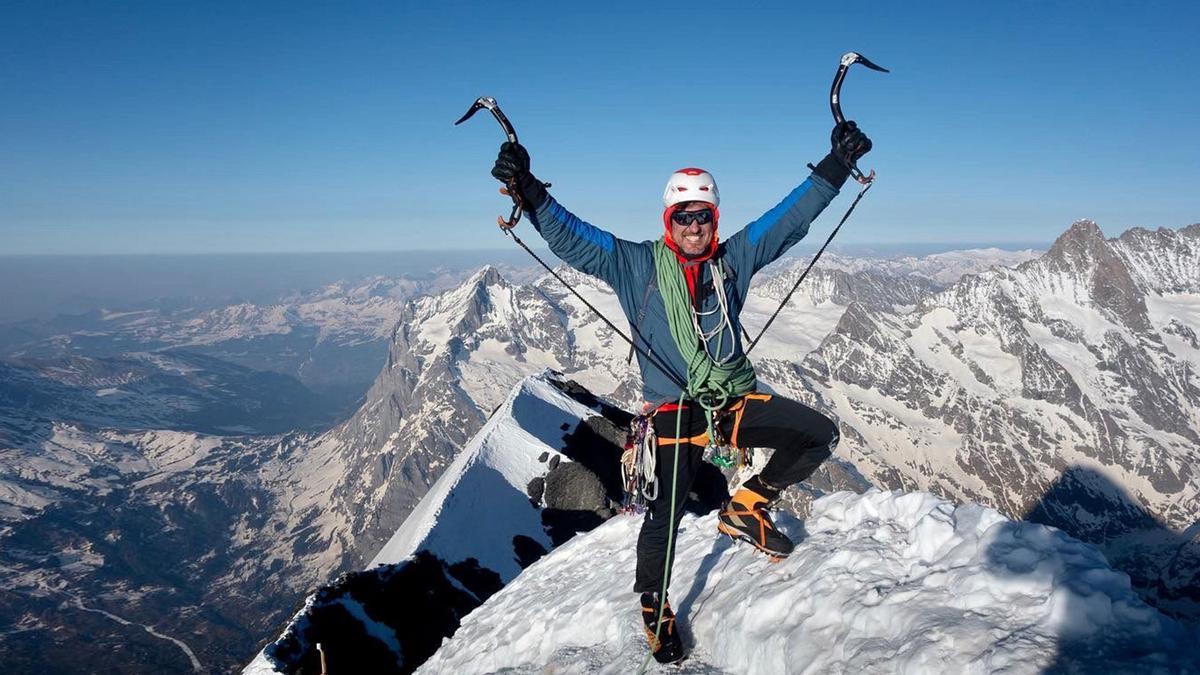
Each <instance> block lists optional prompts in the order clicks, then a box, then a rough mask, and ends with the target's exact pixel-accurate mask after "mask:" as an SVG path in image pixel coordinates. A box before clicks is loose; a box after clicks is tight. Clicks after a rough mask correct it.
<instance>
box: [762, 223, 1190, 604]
mask: <svg viewBox="0 0 1200 675" xmlns="http://www.w3.org/2000/svg"><path fill="white" fill-rule="evenodd" d="M1198 326H1200V225H1193V226H1191V227H1188V228H1184V229H1182V230H1178V231H1173V230H1166V229H1162V230H1158V231H1156V232H1150V231H1147V230H1130V231H1129V232H1126V233H1125V234H1123V235H1122V236H1121V237H1119V238H1117V239H1114V240H1106V239H1105V238H1104V237H1103V235H1102V234H1101V232H1100V230H1099V228H1098V227H1097V226H1096V225H1095V224H1094V223H1092V222H1090V221H1080V222H1078V223H1076V224H1075V225H1073V226H1072V227H1071V228H1070V229H1069V230H1068V231H1067V232H1066V233H1065V234H1063V235H1062V236H1061V237H1060V238H1059V240H1058V241H1057V242H1055V244H1054V246H1053V247H1052V248H1051V249H1050V251H1049V252H1047V254H1046V255H1045V256H1043V257H1041V258H1038V259H1036V260H1031V261H1028V262H1026V263H1023V264H1021V265H1019V266H1017V267H1015V268H997V269H993V270H990V271H987V272H984V273H981V274H979V275H975V276H967V277H965V278H963V279H962V280H961V281H959V282H958V283H956V284H954V285H952V286H950V287H949V288H947V289H946V290H944V291H942V292H940V293H937V294H936V295H933V296H932V297H929V298H926V299H925V300H923V301H922V302H921V303H920V304H919V305H918V306H917V307H916V308H915V309H913V310H912V311H910V312H907V313H891V312H888V311H884V310H880V309H877V308H870V307H866V306H864V305H861V304H854V305H851V307H850V308H849V309H848V310H847V311H846V313H845V314H844V315H843V316H842V318H841V320H840V322H839V324H838V326H837V328H836V330H834V331H833V332H832V333H831V334H830V335H829V336H828V337H826V338H825V339H824V341H823V342H822V343H821V345H820V347H819V348H818V349H816V350H814V351H812V352H811V353H809V354H808V355H807V356H806V357H805V358H804V359H803V360H802V361H801V362H799V363H795V362H793V363H785V362H774V363H766V364H762V363H760V372H762V371H764V370H765V371H767V372H766V373H765V374H764V378H763V379H766V380H768V381H769V382H771V384H772V385H775V386H777V387H779V388H781V389H782V390H784V391H787V392H790V393H792V394H794V395H797V396H800V397H807V398H808V399H809V400H812V401H816V402H817V403H818V405H821V406H824V407H827V408H828V409H831V410H832V411H833V412H834V414H835V415H836V416H837V418H838V419H839V420H840V422H841V425H842V429H843V434H842V437H843V441H842V444H841V446H840V447H839V449H838V453H839V456H842V457H844V458H846V459H848V460H849V461H850V462H852V463H853V464H854V465H855V466H857V467H858V468H859V469H860V470H861V471H862V472H863V473H864V474H865V475H866V476H867V477H868V478H869V479H871V480H872V481H874V482H875V483H876V484H879V485H883V486H888V487H892V488H904V489H922V490H931V491H935V492H937V493H940V494H943V495H947V496H951V497H953V498H954V499H956V500H961V501H967V500H970V501H978V502H981V503H984V504H987V505H990V506H993V507H995V508H997V509H1000V510H1001V511H1003V512H1004V513H1006V514H1008V515H1010V516H1013V517H1024V516H1027V515H1028V516H1029V517H1031V518H1033V519H1034V520H1037V521H1039V522H1046V523H1049V524H1054V525H1057V526H1059V527H1062V528H1063V529H1065V530H1067V531H1068V532H1070V533H1071V534H1072V535H1074V536H1077V537H1079V538H1081V539H1084V540H1086V541H1092V542H1096V543H1097V544H1099V545H1100V546H1101V547H1102V549H1103V550H1104V551H1105V553H1106V555H1108V556H1110V559H1112V560H1113V561H1114V564H1115V565H1116V566H1117V567H1118V568H1120V569H1122V570H1124V571H1126V572H1128V573H1130V574H1131V575H1132V576H1133V577H1134V581H1135V584H1136V585H1137V586H1138V588H1139V589H1140V590H1141V591H1142V592H1143V593H1145V594H1146V597H1147V598H1149V599H1151V600H1152V601H1154V602H1156V603H1159V604H1160V606H1171V607H1175V608H1176V609H1179V610H1180V611H1185V610H1186V609H1187V608H1186V607H1184V606H1183V605H1182V604H1180V603H1185V601H1188V600H1193V601H1194V600H1197V599H1200V597H1198V593H1197V590H1196V589H1198V588H1200V583H1198V579H1200V577H1197V571H1196V570H1197V569H1198V568H1200V552H1197V546H1198V544H1200V541H1198V537H1200V525H1198V524H1197V514H1200V472H1198V471H1197V469H1196V467H1197V466H1198V465H1200V449H1198V448H1200V369H1198V368H1200V343H1198V342H1197V338H1196V330H1197V327H1198ZM1185 604H1186V603H1185ZM1192 611H1194V607H1193V609H1192Z"/></svg>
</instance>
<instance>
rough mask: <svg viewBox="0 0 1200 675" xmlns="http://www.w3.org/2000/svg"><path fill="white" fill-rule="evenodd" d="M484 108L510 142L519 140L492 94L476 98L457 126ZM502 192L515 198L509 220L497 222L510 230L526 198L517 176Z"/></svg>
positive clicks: (516, 221)
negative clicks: (523, 196)
mask: <svg viewBox="0 0 1200 675" xmlns="http://www.w3.org/2000/svg"><path fill="white" fill-rule="evenodd" d="M484 108H487V109H488V110H489V111H491V113H492V116H493V117H495V118H496V121H497V122H499V123H500V126H501V128H503V129H504V135H505V136H508V141H509V142H510V143H516V142H518V141H517V131H516V130H515V129H513V125H512V122H509V121H508V118H507V117H505V116H504V112H503V111H502V110H500V104H499V103H496V99H494V98H492V97H491V96H480V97H479V98H477V99H475V103H473V104H472V105H471V108H470V109H469V110H467V113H466V114H465V115H463V116H462V117H460V118H458V121H457V122H455V123H454V124H455V126H457V125H459V124H462V123H463V122H466V121H467V120H469V119H471V116H472V115H474V114H475V113H477V112H479V111H480V110H482V109H484ZM542 185H544V186H546V187H550V184H549V183H542ZM501 192H504V193H505V194H507V195H508V196H509V197H512V200H513V208H512V213H510V214H508V220H505V219H504V217H503V216H496V223H497V224H498V225H500V227H502V228H504V230H505V231H508V230H511V229H512V228H513V227H516V225H517V223H518V222H520V220H521V211H522V209H524V207H525V203H524V201H525V200H523V199H521V191H520V190H518V189H517V182H516V179H515V178H510V179H509V180H508V184H507V187H506V188H505V189H503V190H501Z"/></svg>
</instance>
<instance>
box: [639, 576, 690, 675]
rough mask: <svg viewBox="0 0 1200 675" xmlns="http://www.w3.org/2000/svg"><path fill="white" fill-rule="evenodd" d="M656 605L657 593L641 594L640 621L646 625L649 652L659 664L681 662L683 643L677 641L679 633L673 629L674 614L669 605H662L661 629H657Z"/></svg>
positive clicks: (657, 600)
mask: <svg viewBox="0 0 1200 675" xmlns="http://www.w3.org/2000/svg"><path fill="white" fill-rule="evenodd" d="M658 605H659V595H658V593H642V621H643V622H644V623H645V624H646V639H647V640H649V642H650V651H652V652H654V660H655V661H658V662H659V663H676V662H678V661H682V660H683V657H684V656H685V654H684V653H683V641H682V640H680V639H679V631H678V630H677V629H676V627H675V612H672V611H671V605H670V604H669V603H668V604H666V605H664V606H663V615H662V628H659V627H658ZM656 632H657V636H656V635H655V633H656Z"/></svg>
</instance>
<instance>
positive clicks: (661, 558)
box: [633, 394, 838, 593]
mask: <svg viewBox="0 0 1200 675" xmlns="http://www.w3.org/2000/svg"><path fill="white" fill-rule="evenodd" d="M671 407H672V406H666V408H667V409H666V410H664V409H659V412H658V413H657V414H656V415H655V416H654V432H655V433H656V434H657V435H658V438H659V442H660V445H659V446H658V462H657V464H656V467H655V475H656V476H657V478H658V481H659V482H658V485H659V488H658V499H655V500H654V501H652V502H650V504H649V505H648V508H647V510H646V518H645V520H644V521H643V522H642V531H641V534H640V535H639V536H638V547H637V579H636V581H635V582H634V587H633V590H634V591H635V592H637V593H657V592H660V591H661V590H662V587H663V574H664V573H669V569H670V564H671V563H673V560H672V561H671V563H668V562H667V560H666V557H667V538H668V536H669V535H670V533H671V532H673V531H675V529H676V528H678V527H679V520H680V518H682V516H683V512H684V506H685V503H687V502H688V501H689V494H690V493H692V491H693V486H694V483H695V479H696V475H697V473H698V472H701V471H702V468H703V467H704V466H705V462H704V446H705V445H706V442H707V430H708V426H707V423H706V422H705V418H704V411H703V409H701V408H700V406H698V405H696V404H695V403H692V402H685V404H684V407H683V408H680V409H678V410H671V409H670V408H671ZM676 415H679V416H680V417H679V429H680V431H679V438H681V439H683V440H681V441H680V444H679V446H678V447H679V470H678V481H677V483H676V486H675V487H676V499H675V513H674V517H673V518H668V517H667V514H668V512H669V511H670V510H671V475H672V472H673V471H674V464H675V448H676V445H675V443H674V442H669V443H668V442H667V441H668V440H669V439H673V438H675V437H676V435H675V425H676ZM717 431H718V433H719V434H720V436H721V437H722V439H724V440H726V441H728V442H729V443H730V444H731V445H733V446H735V447H741V448H774V450H775V452H774V453H773V454H772V455H771V459H770V460H768V461H767V465H766V466H765V467H763V469H762V471H761V472H760V473H759V474H758V478H759V480H760V481H761V482H762V483H765V484H766V485H768V486H771V487H773V488H775V489H777V490H780V491H782V490H783V489H784V488H786V487H787V486H789V485H793V484H795V483H799V482H800V481H802V480H804V479H806V478H808V477H809V476H811V475H812V473H813V472H814V471H816V469H817V467H818V466H820V464H821V462H823V461H825V460H826V459H827V458H828V457H829V456H830V455H831V454H832V453H833V448H834V447H835V446H836V445H837V442H838V430H837V425H836V424H834V422H833V420H831V419H829V418H828V417H826V416H825V415H823V414H821V413H819V412H817V411H816V410H813V409H812V408H810V407H808V406H806V405H804V404H803V403H799V402H797V401H792V400H790V399H786V398H782V397H779V396H768V395H765V394H750V395H749V396H746V397H743V398H742V399H739V400H738V401H736V402H734V403H733V404H732V405H731V406H730V407H729V408H728V409H727V412H725V413H723V414H722V415H720V416H719V421H718V424H717ZM710 468H711V467H710ZM692 497H693V499H694V498H695V497H696V495H692ZM723 497H724V498H728V494H727V493H726V494H725V495H723ZM693 503H694V502H693ZM709 508H710V510H711V508H714V507H713V506H710V507H709ZM671 557H672V559H673V558H674V551H672V556H671Z"/></svg>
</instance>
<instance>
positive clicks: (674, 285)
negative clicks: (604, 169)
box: [638, 240, 758, 675]
mask: <svg viewBox="0 0 1200 675" xmlns="http://www.w3.org/2000/svg"><path fill="white" fill-rule="evenodd" d="M654 267H655V269H656V271H657V272H658V288H659V292H661V293H662V297H663V304H664V305H666V308H667V323H668V324H669V325H670V327H671V337H672V338H674V340H675V344H676V346H678V347H679V353H680V354H682V355H683V360H684V361H686V362H687V368H688V386H687V389H685V390H684V391H682V392H680V394H679V405H678V407H677V408H676V410H675V462H674V466H673V467H672V469H671V510H670V512H669V513H668V514H667V518H669V519H670V520H669V527H668V529H667V555H666V564H665V565H664V569H663V583H662V590H661V591H660V593H659V601H658V619H657V620H656V621H655V626H654V640H655V641H656V642H659V641H661V639H662V636H661V631H662V617H663V612H664V610H665V609H666V606H667V588H668V587H669V586H670V583H671V554H672V553H673V552H674V548H675V526H676V523H675V504H676V489H677V486H678V484H679V450H680V438H679V436H680V434H682V433H683V403H684V401H685V400H688V399H690V400H692V401H696V402H697V403H699V404H700V406H701V407H702V408H704V416H705V419H706V421H707V422H708V438H709V442H710V443H711V442H713V441H714V440H715V439H716V436H715V435H714V434H713V412H714V411H716V410H720V409H722V408H724V407H725V406H726V405H727V404H728V403H729V399H731V398H735V397H737V396H742V395H744V394H749V393H750V392H752V391H754V390H755V388H756V387H757V386H758V380H757V378H755V376H754V366H752V365H751V364H750V360H749V359H747V358H746V356H745V355H742V356H739V357H738V358H736V359H734V360H733V361H731V362H730V363H727V364H719V363H716V362H715V361H713V360H712V357H710V356H709V355H708V352H706V351H705V350H704V349H703V348H702V347H701V346H700V338H699V337H698V336H697V335H696V331H695V328H694V327H693V326H692V315H691V312H692V306H691V302H692V301H691V295H690V294H689V293H688V288H687V279H685V278H684V276H683V268H682V267H681V266H680V265H679V261H678V260H677V259H676V258H675V254H674V253H672V252H671V250H670V249H668V248H667V247H666V244H664V243H663V242H662V240H659V241H656V242H654ZM714 269H719V268H714ZM715 273H716V274H717V275H718V279H716V282H717V283H723V280H722V279H721V278H719V277H720V272H715ZM723 338H724V336H723V335H722V337H721V338H719V339H718V344H717V350H718V353H720V348H721V344H720V341H721V339H723ZM678 622H679V619H678V618H676V626H675V630H679V625H678ZM651 656H653V652H651V653H650V654H647V655H646V658H645V660H643V661H642V666H641V668H639V669H638V675H641V674H642V673H645V672H646V666H647V665H648V664H649V663H650V657H651Z"/></svg>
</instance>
